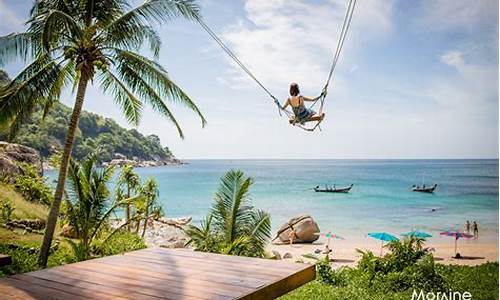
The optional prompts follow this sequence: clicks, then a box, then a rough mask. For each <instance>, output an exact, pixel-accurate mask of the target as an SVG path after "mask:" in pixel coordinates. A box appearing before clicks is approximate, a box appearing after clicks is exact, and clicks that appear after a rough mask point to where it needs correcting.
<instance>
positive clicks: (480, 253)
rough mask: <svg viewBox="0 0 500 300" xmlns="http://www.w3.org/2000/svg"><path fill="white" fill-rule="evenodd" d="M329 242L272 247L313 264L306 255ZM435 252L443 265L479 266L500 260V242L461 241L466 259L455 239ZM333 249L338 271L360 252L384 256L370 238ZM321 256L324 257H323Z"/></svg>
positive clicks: (333, 244) (339, 242) (443, 242)
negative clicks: (456, 256) (368, 251)
mask: <svg viewBox="0 0 500 300" xmlns="http://www.w3.org/2000/svg"><path fill="white" fill-rule="evenodd" d="M324 243H325V239H319V240H318V241H316V242H314V243H313V244H294V245H275V244H272V245H269V248H268V249H269V251H270V252H271V251H273V250H274V251H278V252H279V253H280V254H281V256H283V255H284V254H285V253H287V252H288V253H290V254H291V255H292V258H286V259H285V260H290V261H297V260H303V261H310V260H309V259H307V258H304V257H303V256H302V255H303V254H306V253H311V254H314V250H316V249H321V250H323V249H324V247H325V244H324ZM425 246H426V247H429V248H431V249H433V250H432V253H433V255H434V257H435V259H436V262H437V263H443V264H456V265H468V266H475V265H480V264H483V263H485V262H488V261H498V240H497V242H495V241H492V240H491V239H488V241H485V242H482V241H481V240H459V241H458V252H459V253H460V254H461V255H462V257H463V258H462V259H454V258H452V256H453V255H454V247H455V245H454V240H453V239H452V238H449V239H444V238H439V239H438V240H437V241H430V242H428V243H426V244H425ZM330 247H331V248H332V249H333V252H332V255H330V258H331V259H333V261H332V265H333V266H334V267H335V268H339V267H342V266H354V265H356V262H357V261H358V259H359V257H360V254H359V253H358V252H357V251H356V249H361V250H365V249H368V250H371V251H373V253H375V254H376V255H379V254H380V247H381V243H380V241H377V240H373V239H370V238H365V239H358V240H355V241H352V240H332V241H331V243H330ZM383 251H384V252H383V253H387V251H388V250H387V249H385V248H384V249H383ZM318 256H320V257H324V256H323V254H319V255H318Z"/></svg>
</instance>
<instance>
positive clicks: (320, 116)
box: [289, 113, 325, 124]
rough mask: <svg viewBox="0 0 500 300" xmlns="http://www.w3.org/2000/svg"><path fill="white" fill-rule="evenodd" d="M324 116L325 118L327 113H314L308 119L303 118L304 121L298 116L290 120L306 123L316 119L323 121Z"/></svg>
mask: <svg viewBox="0 0 500 300" xmlns="http://www.w3.org/2000/svg"><path fill="white" fill-rule="evenodd" d="M324 118H325V113H321V114H319V115H314V116H312V117H309V118H307V119H306V120H303V121H302V122H301V121H299V120H297V119H296V118H293V119H291V120H289V122H290V124H296V123H306V122H314V121H317V122H320V121H323V119H324Z"/></svg>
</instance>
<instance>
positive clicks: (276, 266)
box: [125, 250, 302, 275]
mask: <svg viewBox="0 0 500 300" xmlns="http://www.w3.org/2000/svg"><path fill="white" fill-rule="evenodd" d="M191 252H192V253H188V252H183V251H175V250H173V251H169V252H163V253H161V252H147V253H146V252H131V253H128V254H127V255H125V256H134V257H141V258H147V259H149V260H165V259H172V258H173V257H175V258H181V259H182V260H184V261H190V262H198V263H205V262H216V263H217V264H218V265H219V267H230V268H232V269H234V268H235V266H238V267H239V266H242V265H243V266H245V267H246V268H249V269H254V270H256V271H257V272H262V271H264V273H268V274H271V275H282V274H287V273H289V272H293V271H298V270H301V269H302V266H301V265H300V264H298V263H290V262H283V261H279V260H271V259H261V258H252V259H250V260H245V261H238V264H235V261H234V258H238V257H233V256H228V255H225V256H224V255H210V254H209V255H203V254H199V253H198V252H194V251H191ZM166 254H167V255H168V256H167V255H166Z"/></svg>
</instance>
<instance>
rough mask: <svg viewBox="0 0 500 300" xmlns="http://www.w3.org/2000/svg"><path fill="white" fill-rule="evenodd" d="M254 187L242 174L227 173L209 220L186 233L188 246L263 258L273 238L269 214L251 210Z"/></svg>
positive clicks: (250, 179)
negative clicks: (251, 195) (188, 238)
mask: <svg viewBox="0 0 500 300" xmlns="http://www.w3.org/2000/svg"><path fill="white" fill-rule="evenodd" d="M252 184H253V180H252V178H250V177H245V175H244V174H243V172H241V171H239V170H231V171H229V172H227V173H226V174H225V175H224V176H223V177H222V178H221V183H220V187H219V190H218V191H217V192H216V193H215V197H214V204H213V206H212V210H211V212H210V213H209V215H208V216H207V218H206V220H205V221H204V222H202V224H201V226H200V227H198V226H195V225H190V226H189V228H188V229H187V230H186V232H187V234H188V235H189V237H190V241H189V242H188V244H192V245H193V246H194V247H195V249H196V250H199V251H208V252H217V253H224V254H232V255H242V256H256V257H263V256H264V254H265V246H266V244H267V243H268V241H269V239H270V237H271V220H270V217H269V214H268V213H267V212H264V211H262V210H257V209H254V208H253V206H251V204H250V199H249V189H250V187H251V185H252Z"/></svg>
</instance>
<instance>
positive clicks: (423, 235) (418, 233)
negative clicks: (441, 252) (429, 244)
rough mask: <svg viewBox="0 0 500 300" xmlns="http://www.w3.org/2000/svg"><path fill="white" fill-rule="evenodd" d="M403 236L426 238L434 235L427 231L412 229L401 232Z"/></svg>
mask: <svg viewBox="0 0 500 300" xmlns="http://www.w3.org/2000/svg"><path fill="white" fill-rule="evenodd" d="M401 235H402V236H413V237H416V238H419V239H426V238H430V237H432V235H431V234H428V233H427V232H423V231H410V232H405V233H402V234H401Z"/></svg>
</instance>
